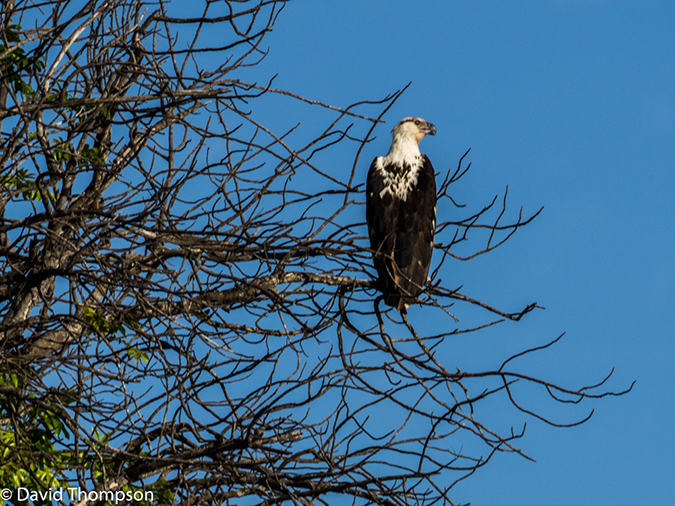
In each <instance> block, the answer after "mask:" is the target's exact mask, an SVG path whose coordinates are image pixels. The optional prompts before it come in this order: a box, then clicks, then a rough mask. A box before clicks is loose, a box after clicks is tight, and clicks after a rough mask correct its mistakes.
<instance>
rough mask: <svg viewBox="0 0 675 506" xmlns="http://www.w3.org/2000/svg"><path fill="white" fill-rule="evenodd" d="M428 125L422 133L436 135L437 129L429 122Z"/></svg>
mask: <svg viewBox="0 0 675 506" xmlns="http://www.w3.org/2000/svg"><path fill="white" fill-rule="evenodd" d="M425 123H426V124H425V125H424V128H423V129H422V131H423V132H424V133H425V135H436V127H435V126H434V125H433V124H431V123H429V122H428V121H427V122H425Z"/></svg>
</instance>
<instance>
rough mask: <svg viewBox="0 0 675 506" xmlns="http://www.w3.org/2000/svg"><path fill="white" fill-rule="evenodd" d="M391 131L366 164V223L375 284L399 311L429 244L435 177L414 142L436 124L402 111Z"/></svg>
mask: <svg viewBox="0 0 675 506" xmlns="http://www.w3.org/2000/svg"><path fill="white" fill-rule="evenodd" d="M391 133H392V142H391V147H390V148H389V152H388V153H387V154H386V155H385V156H378V157H376V158H375V159H374V160H373V163H372V164H371V165H370V169H369V170H368V177H367V181H366V223H367V225H368V236H369V238H370V247H371V250H372V254H373V264H374V265H375V269H376V271H377V275H378V279H377V286H378V289H379V290H380V291H382V294H383V299H384V302H385V304H387V305H389V306H392V307H395V308H396V309H397V310H398V311H399V312H401V313H402V314H404V315H405V314H406V312H407V310H408V307H409V306H410V305H411V304H414V303H415V302H416V301H417V297H418V296H419V294H420V293H421V292H422V291H423V289H424V285H425V283H426V281H427V276H428V273H429V266H430V265H431V254H432V252H433V249H434V237H435V231H436V179H435V174H434V168H433V166H432V165H431V161H430V160H429V158H428V157H427V155H425V154H423V153H420V150H419V142H420V141H421V140H422V139H423V138H424V137H425V136H426V135H436V127H435V126H434V125H432V124H431V123H429V122H428V121H425V120H423V119H422V118H415V117H408V118H404V119H402V120H401V121H399V122H398V123H397V124H396V126H395V127H394V129H393V130H392V131H391Z"/></svg>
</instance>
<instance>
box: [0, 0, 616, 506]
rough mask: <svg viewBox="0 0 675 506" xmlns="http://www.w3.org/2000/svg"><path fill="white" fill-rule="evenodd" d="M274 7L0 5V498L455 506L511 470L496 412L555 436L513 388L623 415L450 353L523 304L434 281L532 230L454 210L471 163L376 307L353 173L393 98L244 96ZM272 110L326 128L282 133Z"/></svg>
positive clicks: (510, 368) (508, 443) (596, 389)
mask: <svg viewBox="0 0 675 506" xmlns="http://www.w3.org/2000/svg"><path fill="white" fill-rule="evenodd" d="M284 3H285V2H284V0H251V1H245V0H230V1H220V2H192V3H190V4H188V3H186V2H174V3H167V2H165V1H164V0H157V1H154V2H150V1H147V0H92V1H90V2H87V3H86V4H85V5H82V4H83V2H70V1H67V0H54V1H45V2H31V1H19V0H6V1H5V2H4V3H3V7H2V18H1V19H0V23H1V27H0V30H1V34H0V75H1V81H0V135H1V143H0V160H1V164H0V167H1V169H0V170H1V171H2V172H1V179H0V182H1V184H0V191H1V192H2V195H1V202H0V214H1V216H2V222H1V224H0V255H1V259H0V262H1V271H0V343H1V344H0V364H1V366H0V367H1V373H0V396H1V397H0V399H1V403H0V436H2V437H0V455H1V454H3V452H4V457H3V459H4V461H2V462H0V476H4V477H5V478H3V479H5V480H10V478H12V479H13V478H14V477H16V479H18V480H19V483H22V484H23V485H22V486H26V487H32V489H33V490H48V489H50V488H51V489H54V488H55V487H57V486H61V487H66V486H70V487H77V488H78V490H79V491H80V492H82V491H84V492H89V495H86V494H85V495H80V496H77V498H76V500H74V504H98V503H100V504H102V503H104V502H105V500H106V497H108V496H105V495H104V494H105V493H113V492H115V493H117V492H120V493H128V494H132V496H133V494H136V493H140V492H143V491H146V492H152V493H153V494H155V495H154V498H155V501H157V502H158V503H161V504H171V503H173V504H185V505H189V504H190V505H191V504H261V505H269V504H282V503H285V504H291V503H293V504H307V505H309V504H314V503H322V504H332V503H334V501H335V500H336V499H340V498H342V500H346V503H351V504H382V505H392V506H393V505H405V504H435V503H439V504H446V503H447V504H454V503H453V502H452V500H451V490H452V486H453V484H454V483H455V482H456V481H457V480H460V479H463V478H465V477H466V476H468V475H471V474H472V473H473V472H474V471H475V470H476V469H478V468H480V467H481V466H483V465H485V464H486V463H487V462H489V460H490V458H491V457H492V456H493V455H494V454H495V452H513V453H518V454H521V455H525V454H524V452H522V451H521V450H520V449H519V447H518V446H517V444H516V441H515V440H516V439H518V438H519V437H521V435H522V433H523V430H522V426H519V427H516V428H508V429H503V428H502V427H492V426H490V424H488V423H485V422H483V421H482V420H483V418H482V417H481V413H483V412H484V409H489V407H490V403H489V402H490V400H491V399H493V398H502V397H505V398H507V399H508V400H510V402H511V403H512V406H514V407H515V409H516V410H519V411H521V412H523V413H525V414H527V416H529V417H534V418H539V419H543V420H546V421H547V422H548V423H552V424H557V423H558V422H556V421H555V420H549V419H547V418H546V417H545V416H544V415H543V414H542V412H545V411H542V410H541V409H540V408H541V406H534V407H532V406H528V405H524V404H523V403H522V399H521V397H520V396H519V390H518V386H519V385H522V384H527V385H530V386H531V387H536V388H539V389H541V390H542V391H543V392H544V393H545V394H547V395H548V399H549V401H550V402H552V403H554V404H555V403H580V402H582V401H585V400H587V399H594V398H598V397H602V396H604V395H610V394H611V395H614V394H613V393H611V392H610V391H608V390H605V389H604V388H601V386H602V385H603V383H604V381H603V382H601V383H599V384H597V385H592V386H584V387H574V388H566V387H564V386H560V385H556V384H553V383H550V382H548V381H546V380H545V379H541V378H536V377H532V376H528V375H525V374H522V373H520V372H519V370H518V362H519V359H520V358H521V357H522V356H523V355H526V354H530V353H534V352H536V351H537V349H531V350H523V351H522V352H521V353H518V354H516V355H514V356H512V357H506V358H504V359H502V360H499V359H496V361H495V364H494V367H492V368H489V369H487V370H482V371H471V370H463V369H461V366H460V364H457V363H454V362H453V357H452V355H451V354H449V353H447V347H448V346H449V344H450V343H451V342H452V341H453V340H456V339H467V338H470V337H471V336H472V335H473V334H474V333H476V332H480V331H481V329H484V328H485V327H487V326H492V325H496V324H498V323H500V322H503V321H507V320H514V321H517V320H519V319H521V318H522V317H523V316H524V315H525V314H527V313H528V312H530V311H531V310H533V309H535V308H536V304H531V305H529V306H527V307H524V308H519V309H516V310H515V312H509V311H503V310H500V309H497V308H494V307H491V306H490V305H488V304H485V303H483V302H481V301H478V300H475V299H474V298H471V297H470V296H469V295H468V294H465V293H463V292H462V290H461V289H458V288H457V286H458V285H460V284H461V283H460V282H458V280H456V279H453V278H452V276H451V275H449V274H448V275H446V274H445V273H446V268H448V272H452V271H451V268H452V265H453V264H457V263H458V262H459V261H460V260H469V259H470V258H472V257H474V256H476V255H479V254H483V253H487V252H489V251H491V250H492V249H494V248H495V247H497V246H499V245H501V244H502V243H503V242H504V241H505V240H507V239H508V238H509V237H510V236H511V235H512V234H513V233H515V232H516V231H517V230H518V229H519V228H521V227H523V226H525V225H526V224H527V223H528V222H529V221H530V220H531V219H532V218H533V217H534V216H536V214H538V213H534V216H524V215H523V214H522V211H521V213H520V214H516V215H515V216H514V217H513V218H512V219H511V221H509V222H506V220H508V219H509V218H508V215H509V214H510V213H508V212H507V206H506V199H505V198H503V199H495V200H493V201H492V202H491V203H488V205H486V206H484V207H480V206H479V207H476V206H475V204H473V203H470V204H469V205H468V206H467V207H463V205H460V204H458V203H455V201H454V200H453V199H452V197H451V196H452V193H453V192H452V188H453V187H452V185H453V183H454V182H455V181H457V180H458V179H459V178H460V177H462V175H463V174H465V173H466V171H467V170H468V168H469V164H467V163H465V161H464V157H462V159H461V160H460V161H459V165H458V167H457V168H456V169H453V170H447V169H445V168H444V169H443V170H442V172H441V174H440V175H439V183H441V184H440V190H439V198H440V201H441V204H440V206H441V207H442V206H445V210H446V211H447V210H452V212H451V213H446V214H445V215H444V214H441V215H440V218H441V219H439V221H440V223H439V224H438V229H437V242H438V244H437V246H436V248H437V249H436V253H435V259H436V260H435V262H436V263H435V264H434V268H435V270H434V271H433V275H432V281H431V283H430V284H429V286H428V287H427V290H426V291H425V293H424V295H423V296H422V297H421V300H420V305H419V306H416V307H414V308H413V309H412V310H411V312H410V317H409V318H410V321H408V319H405V318H404V319H401V317H400V316H399V315H398V314H397V313H395V312H393V311H392V310H388V311H386V310H385V309H384V308H380V307H378V306H377V305H376V304H374V301H375V300H376V299H377V295H378V294H377V292H376V291H375V289H374V286H375V285H374V282H373V279H372V278H373V274H374V270H373V268H372V264H371V252H370V251H369V250H368V246H367V244H368V241H367V239H366V237H365V235H366V229H365V225H364V207H363V206H362V202H363V200H364V198H363V181H362V179H363V177H364V175H365V170H366V168H367V166H368V163H369V160H360V155H361V153H362V151H363V148H364V146H365V145H366V144H367V143H368V142H369V141H370V140H372V139H373V136H374V135H375V133H382V134H385V135H386V132H387V131H388V128H384V127H383V126H382V125H381V124H382V118H383V117H384V115H385V113H386V112H387V110H388V109H389V107H390V106H391V104H392V103H393V102H394V101H395V100H396V99H397V97H398V96H399V94H400V92H397V93H394V94H393V95H391V96H389V97H386V98H384V99H383V100H379V101H370V102H361V103H356V104H351V105H349V106H346V107H334V106H330V105H327V104H324V103H321V102H318V101H314V100H310V99H307V98H304V97H301V96H298V95H296V94H293V93H291V92H288V91H285V90H280V89H277V88H276V87H275V86H274V82H273V81H270V80H267V81H264V82H261V80H260V79H259V78H256V77H250V76H257V75H259V74H255V73H253V71H254V70H257V69H258V67H257V65H258V64H259V63H260V62H261V61H262V60H263V58H264V56H265V54H266V48H265V46H264V45H263V40H264V38H265V35H266V34H267V33H268V32H269V30H270V29H271V28H272V26H273V24H274V23H275V21H276V20H277V17H278V15H279V13H280V11H281V10H282V8H283V6H284ZM192 4H194V5H192ZM258 104H261V105H258ZM269 104H281V105H278V107H280V108H284V107H285V108H286V109H293V108H302V107H305V108H306V111H307V113H308V114H312V115H315V117H316V118H319V120H320V121H325V125H324V127H323V128H322V129H320V130H317V129H315V128H314V127H312V128H311V129H308V128H305V127H303V126H301V125H291V126H289V127H288V128H286V129H284V130H282V131H279V130H275V129H273V128H270V127H268V126H266V124H265V122H264V121H262V120H261V119H260V117H261V116H260V114H259V113H258V111H259V110H260V108H261V107H265V106H269ZM280 110H283V109H280ZM326 153H332V154H337V153H340V154H341V155H340V156H342V159H343V160H347V161H348V162H347V163H345V164H341V165H340V167H337V166H335V164H330V163H327V162H326V160H327V157H326V156H325V154H326ZM338 159H339V157H338ZM442 211H443V209H441V213H442ZM443 216H451V217H452V219H445V220H444V219H442V218H443ZM465 245H466V246H465ZM471 248H472V249H471ZM469 249H471V251H470V253H466V251H469ZM459 251H462V252H463V253H462V254H461V255H460V254H459V253H458V252H459ZM470 307H477V308H480V309H481V310H482V311H483V314H484V316H485V319H484V321H482V322H481V323H479V324H477V325H473V324H472V325H468V326H467V325H465V324H463V323H462V321H463V320H462V312H463V311H464V308H470ZM431 319H433V320H434V321H437V322H442V328H443V330H442V331H441V332H438V330H437V329H438V327H431V326H428V325H425V322H426V321H430V320H431ZM550 344H553V343H548V344H545V345H542V346H541V347H540V348H539V349H541V348H544V347H546V346H549V345H550ZM483 406H484V407H483ZM589 416H590V415H589ZM586 419H587V418H586V417H585V416H582V417H581V418H580V419H578V420H576V421H575V422H573V423H581V422H583V421H585V420H586ZM567 425H569V423H568V424H567ZM6 450H8V451H6ZM3 473H4V474H3ZM8 483H9V481H7V482H3V483H2V484H1V485H2V486H3V487H4V486H8ZM16 483H17V482H16V481H14V485H13V486H16ZM96 494H99V495H96ZM118 497H119V496H118ZM124 497H131V496H124ZM133 497H137V496H133ZM132 502H133V501H132ZM121 503H123V501H122V502H119V501H118V504H121Z"/></svg>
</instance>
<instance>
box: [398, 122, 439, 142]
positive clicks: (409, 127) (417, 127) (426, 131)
mask: <svg viewBox="0 0 675 506" xmlns="http://www.w3.org/2000/svg"><path fill="white" fill-rule="evenodd" d="M391 135H392V137H393V138H394V140H396V138H401V139H404V138H407V139H415V142H418V143H419V141H421V140H422V139H423V138H424V136H425V135H436V127H435V126H434V125H432V124H431V123H429V122H428V121H424V120H423V119H422V118H413V117H409V118H403V119H402V120H401V121H399V122H398V123H396V126H395V127H394V129H393V130H392V131H391Z"/></svg>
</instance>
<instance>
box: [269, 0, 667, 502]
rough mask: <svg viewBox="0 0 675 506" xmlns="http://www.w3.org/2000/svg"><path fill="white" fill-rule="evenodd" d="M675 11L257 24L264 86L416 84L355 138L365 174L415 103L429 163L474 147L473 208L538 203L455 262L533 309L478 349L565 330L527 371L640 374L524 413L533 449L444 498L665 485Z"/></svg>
mask: <svg viewBox="0 0 675 506" xmlns="http://www.w3.org/2000/svg"><path fill="white" fill-rule="evenodd" d="M674 26H675V3H673V2H672V1H671V0H668V1H666V0H663V1H656V0H654V1H652V0H641V1H630V0H536V1H535V0H531V1H517V2H504V1H501V0H499V1H497V0H494V1H481V2H478V1H456V0H453V1H419V2H409V1H399V0H390V1H354V0H348V1H344V0H341V1H321V2H316V1H314V2H312V1H309V0H298V1H295V2H291V3H290V4H289V5H288V7H287V8H286V9H285V10H284V12H283V13H282V15H281V17H280V18H279V20H278V22H277V25H276V28H275V30H274V32H273V33H272V34H271V35H270V36H269V37H268V38H267V39H266V42H267V43H268V44H269V45H270V54H269V56H268V58H267V60H266V61H265V63H264V66H263V68H264V69H265V70H266V71H268V72H274V73H276V72H278V73H279V76H278V78H277V80H276V82H275V85H276V86H277V87H281V88H285V89H288V90H291V91H294V92H297V93H300V94H303V95H305V96H307V97H309V98H314V99H319V100H322V101H326V102H329V103H331V104H332V105H335V106H346V105H348V104H350V103H352V102H354V101H357V100H364V99H371V100H372V99H378V98H382V97H383V96H385V95H386V94H388V93H391V92H393V91H395V90H397V89H399V88H401V87H403V86H405V85H406V84H407V83H408V82H409V81H412V82H413V84H412V85H411V87H410V88H409V89H408V90H407V92H406V93H405V94H404V95H403V97H402V98H401V99H400V100H399V101H398V102H397V104H396V105H395V106H394V107H393V108H392V109H391V110H390V112H389V113H388V114H387V116H386V117H385V119H386V120H387V124H386V125H384V126H382V127H380V128H379V129H378V131H377V136H378V138H377V140H376V141H375V142H373V143H372V144H370V145H369V146H368V147H367V148H366V150H365V152H364V155H363V157H362V167H361V168H360V170H359V173H358V174H359V175H360V177H362V178H363V179H365V174H366V171H367V166H368V164H369V162H370V160H371V159H372V158H373V157H374V156H376V155H378V154H383V153H384V152H386V149H387V148H388V145H389V130H390V129H391V127H392V126H393V124H394V123H396V121H398V120H399V119H401V118H402V117H404V116H410V115H415V116H421V117H423V118H425V119H427V120H429V121H431V122H433V123H434V124H436V126H437V127H438V134H437V135H436V136H435V137H433V138H427V139H425V140H424V141H423V142H422V148H423V151H424V152H426V153H427V154H428V155H429V156H430V158H431V159H432V161H433V162H434V165H435V167H436V170H438V171H441V172H445V171H447V170H451V169H454V168H455V167H456V165H457V161H458V160H459V158H460V156H461V155H462V154H463V153H464V152H465V151H466V150H467V149H468V148H469V147H470V148H472V151H471V154H470V155H469V158H470V161H471V162H472V164H473V169H472V171H471V172H470V173H469V175H468V176H467V177H466V179H465V180H462V181H461V183H458V184H457V185H456V187H455V188H453V195H455V196H456V198H457V199H459V200H460V201H463V202H466V203H467V204H468V205H470V206H475V207H477V206H478V205H480V204H483V203H484V202H485V200H486V199H488V200H489V199H490V198H491V197H492V196H493V195H494V194H496V193H499V194H500V195H502V194H503V191H504V188H505V187H506V185H508V186H509V198H510V205H511V211H512V213H516V212H517V210H518V207H519V206H521V205H522V206H523V207H524V209H525V211H526V212H534V211H536V210H537V209H538V208H539V207H541V206H545V209H544V212H543V214H542V215H541V216H540V217H539V218H538V219H537V220H535V222H534V223H533V224H532V225H531V226H529V227H527V228H526V229H525V230H523V231H522V232H521V233H520V234H518V235H516V237H515V238H514V239H513V240H512V241H510V242H509V243H507V245H506V246H504V247H503V248H501V249H499V250H497V251H495V252H493V253H492V254H490V255H486V256H484V257H481V258H479V259H477V260H475V261H471V262H455V265H454V269H455V273H456V277H457V282H456V283H452V284H456V285H460V284H461V285H463V286H464V291H465V293H468V294H470V295H472V296H476V297H478V298H480V299H482V300H485V301H486V302H489V303H492V304H494V305H497V306H499V307H502V308H505V309H507V310H515V309H518V308H520V307H521V306H522V305H523V304H526V303H528V302H532V301H537V302H538V303H539V304H541V305H543V306H545V307H546V308H547V309H546V310H545V311H539V312H535V313H533V314H531V315H529V316H528V317H527V318H526V320H525V321H524V322H521V323H519V324H514V325H509V326H507V327H501V328H500V329H498V330H495V331H494V334H489V333H488V334H487V335H486V337H485V341H484V342H482V343H484V344H481V343H479V344H478V345H476V350H477V351H476V353H481V354H485V356H486V357H490V356H491V354H499V355H500V356H501V353H502V352H504V351H505V350H509V349H515V350H517V349H523V348H524V347H526V346H527V345H531V344H532V343H542V342H545V341H547V340H550V339H552V338H554V337H556V336H557V335H559V334H560V333H562V332H567V334H566V337H565V339H564V340H563V341H562V342H561V343H560V344H559V345H558V346H556V347H555V348H554V349H553V350H551V351H549V352H546V353H545V354H542V355H540V356H539V357H538V359H537V360H538V362H535V363H528V364H527V367H529V368H530V369H531V370H532V371H534V372H537V373H540V374H543V375H548V377H550V378H551V379H555V380H561V381H563V382H565V383H567V384H570V385H571V386H574V385H582V384H584V383H588V382H593V381H595V380H598V379H601V378H602V377H603V376H604V375H605V374H606V373H608V372H609V371H610V370H611V369H612V368H613V367H615V368H616V372H615V374H614V377H613V380H612V381H611V383H610V385H611V387H612V388H614V389H617V390H619V389H622V388H625V387H627V386H628V385H630V383H631V382H632V381H633V380H636V381H637V383H636V386H635V388H634V389H633V391H632V392H631V393H630V394H629V395H627V396H624V397H621V398H609V399H605V400H601V401H598V402H596V403H594V404H593V406H592V407H594V408H596V411H595V414H594V416H593V418H592V419H591V421H590V422H589V423H587V424H585V425H583V426H581V427H576V428H572V429H554V428H551V427H548V426H545V425H543V424H542V423H539V422H537V421H535V420H530V422H529V423H528V432H527V434H526V437H525V439H524V440H522V441H521V442H520V443H521V447H522V448H524V449H525V450H526V451H527V452H528V453H529V454H530V455H532V456H533V457H534V458H536V459H537V462H536V463H532V462H529V461H526V460H525V459H522V458H519V457H516V456H513V455H500V456H498V457H497V458H496V459H495V460H494V461H493V462H492V463H491V464H490V465H488V466H487V467H486V468H484V469H482V470H481V471H479V472H478V473H477V474H476V475H474V476H473V477H471V478H469V479H468V480H466V481H464V482H463V483H461V484H460V485H458V486H457V487H456V489H455V498H456V499H457V501H459V502H469V501H470V502H471V503H472V504H473V505H474V506H483V505H486V506H487V505H496V504H499V505H504V506H508V505H519V506H523V505H542V504H546V505H549V506H554V505H568V504H598V505H603V504H608V505H612V506H624V505H625V506H628V505H631V506H633V505H635V504H667V503H669V502H670V501H672V498H673V497H675V482H674V481H673V480H672V477H673V475H674V471H675V466H674V465H673V458H672V455H673V454H675V439H673V438H672V437H671V429H672V426H673V422H672V420H673V419H675V407H674V405H675V403H674V402H673V400H674V397H675V396H674V395H673V393H672V389H671V385H672V384H674V383H675V372H673V367H672V361H673V357H674V356H675V344H673V333H674V332H673V331H674V330H675V318H674V317H673V305H674V304H673V303H674V302H675V267H674V262H673V258H672V257H673V250H674V249H675V229H674V226H673V216H674V214H675V205H674V204H673V199H672V197H671V195H672V193H673V190H674V189H675V177H674V175H673V174H674V171H673V163H674V162H673V161H674V160H675V30H673V27H674ZM311 110H312V109H311V108H310V109H308V110H307V109H306V110H305V112H308V111H309V112H311ZM266 114H267V118H266V121H267V122H268V123H272V124H274V123H280V122H283V121H284V120H286V119H287V118H285V117H283V118H282V117H281V116H282V111H281V110H275V109H272V110H270V111H269V112H267V113H266ZM288 121H291V120H290V119H288ZM302 121H303V122H304V123H305V125H309V126H310V127H311V125H312V124H313V123H312V122H313V121H315V120H314V119H313V117H312V115H311V114H307V116H306V117H303V118H302ZM348 155H349V156H351V157H352V158H353V153H349V154H348ZM332 169H333V170H339V168H338V167H337V166H336V167H333V168H332ZM344 170H350V167H345V169H344ZM439 221H440V220H439ZM481 346H482V347H481ZM582 412H586V411H583V410H582V411H569V412H562V414H561V416H562V417H563V420H565V419H566V418H565V417H568V418H569V419H570V420H571V419H572V418H573V417H574V415H575V414H578V413H582ZM492 416H495V417H499V416H500V413H499V412H496V413H492ZM505 416H506V414H505Z"/></svg>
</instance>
